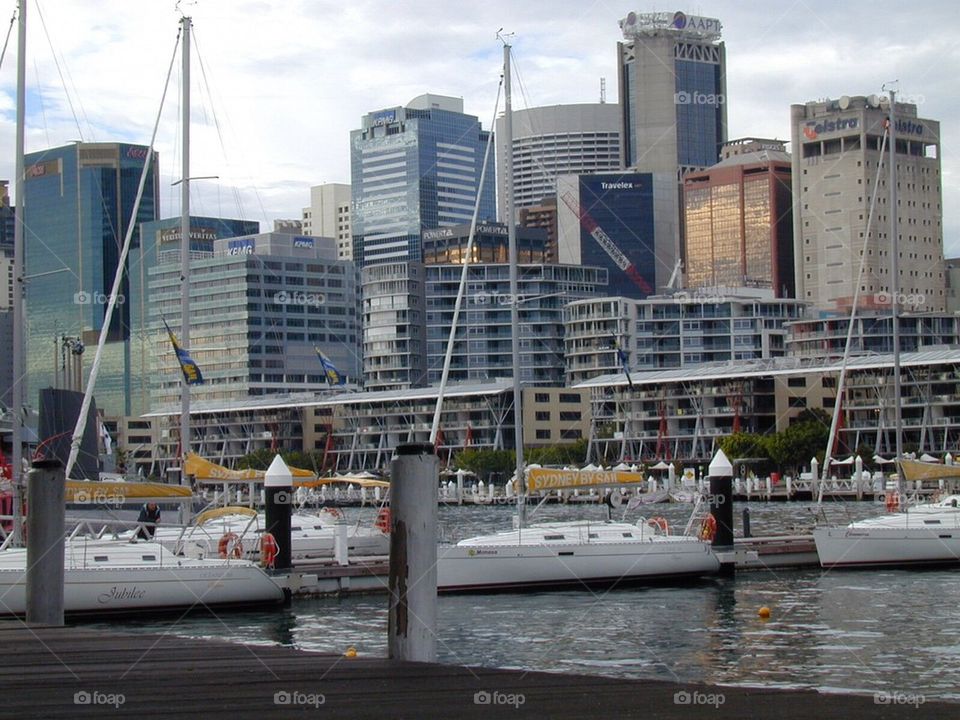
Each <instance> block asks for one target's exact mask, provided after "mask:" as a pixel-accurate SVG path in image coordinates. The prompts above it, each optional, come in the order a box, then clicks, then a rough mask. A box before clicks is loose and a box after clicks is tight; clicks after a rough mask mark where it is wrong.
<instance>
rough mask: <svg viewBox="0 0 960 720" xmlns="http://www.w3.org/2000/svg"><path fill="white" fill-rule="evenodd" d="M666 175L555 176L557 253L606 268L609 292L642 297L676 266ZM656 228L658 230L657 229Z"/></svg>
mask: <svg viewBox="0 0 960 720" xmlns="http://www.w3.org/2000/svg"><path fill="white" fill-rule="evenodd" d="M676 184H677V183H676V180H675V176H674V175H673V174H668V173H635V172H623V171H621V172H617V173H597V174H594V175H564V176H562V177H560V178H559V179H558V180H557V192H558V194H559V198H558V199H557V245H558V252H557V257H558V260H559V262H561V263H566V264H570V265H590V266H594V267H601V268H606V269H607V273H608V277H609V292H610V294H611V295H622V296H623V297H631V298H644V297H647V296H648V295H653V294H655V293H656V289H657V288H659V287H662V286H664V285H666V284H667V282H668V281H669V279H670V276H671V275H672V273H673V270H674V268H675V266H676V259H677V255H676V246H675V243H674V236H673V234H672V232H663V231H662V230H661V228H662V227H663V225H670V226H671V227H673V226H674V225H675V223H672V222H671V221H672V216H671V217H669V218H664V215H665V214H667V213H668V212H672V211H670V210H667V209H665V207H670V206H669V205H667V206H665V205H664V199H665V198H669V197H670V196H671V193H673V191H674V189H675V188H676ZM658 230H659V232H658Z"/></svg>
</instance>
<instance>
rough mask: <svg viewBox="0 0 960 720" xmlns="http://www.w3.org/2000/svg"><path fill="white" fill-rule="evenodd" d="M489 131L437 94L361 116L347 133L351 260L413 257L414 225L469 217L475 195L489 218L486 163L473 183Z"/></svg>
mask: <svg viewBox="0 0 960 720" xmlns="http://www.w3.org/2000/svg"><path fill="white" fill-rule="evenodd" d="M489 136H490V133H489V132H488V131H484V130H483V128H482V127H481V126H480V121H479V120H478V119H477V118H476V117H475V116H473V115H465V114H464V112H463V100H461V99H459V98H452V97H445V96H442V95H429V94H428V95H420V96H419V97H416V98H414V99H413V100H411V101H410V102H409V103H408V104H407V106H406V107H394V108H389V109H386V110H379V111H377V112H372V113H369V114H367V115H365V116H364V117H363V120H362V126H361V128H360V129H359V130H354V131H353V132H351V133H350V164H351V191H352V193H353V200H352V213H351V223H352V225H353V259H354V262H356V263H357V265H358V266H361V267H363V266H366V265H370V264H373V263H380V262H394V261H397V262H403V261H408V260H409V261H413V262H416V261H419V260H420V257H421V249H420V232H421V231H422V230H430V229H434V228H438V227H443V226H446V225H459V224H461V223H465V222H470V220H471V218H472V217H473V208H474V204H475V202H476V199H477V195H478V194H479V195H480V216H479V219H480V220H494V219H495V218H496V199H495V197H494V178H493V175H494V173H493V171H492V168H488V170H487V174H486V177H485V178H484V183H483V187H481V186H480V172H481V169H482V167H483V156H484V152H485V151H486V146H487V142H488V140H489ZM491 165H492V162H491Z"/></svg>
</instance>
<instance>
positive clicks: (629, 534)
mask: <svg viewBox="0 0 960 720" xmlns="http://www.w3.org/2000/svg"><path fill="white" fill-rule="evenodd" d="M623 536H624V537H633V533H623Z"/></svg>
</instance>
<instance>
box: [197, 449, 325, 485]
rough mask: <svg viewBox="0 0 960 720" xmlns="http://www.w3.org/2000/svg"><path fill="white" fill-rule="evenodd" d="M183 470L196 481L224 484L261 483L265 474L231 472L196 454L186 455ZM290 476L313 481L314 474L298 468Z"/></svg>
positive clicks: (292, 470)
mask: <svg viewBox="0 0 960 720" xmlns="http://www.w3.org/2000/svg"><path fill="white" fill-rule="evenodd" d="M184 469H185V470H186V472H187V475H193V477H195V478H196V479H197V480H201V481H202V480H223V481H226V482H235V481H239V482H243V481H247V482H250V481H253V482H257V481H260V482H262V481H263V476H264V474H265V472H264V471H263V470H231V469H230V468H225V467H224V466H223V465H217V464H216V463H213V462H210V461H209V460H204V459H203V458H202V457H200V456H199V455H197V454H196V453H187V459H186V462H184ZM290 474H291V475H293V477H294V478H310V479H313V480H315V479H316V477H317V476H316V474H315V473H313V472H311V471H310V470H301V469H300V468H293V467H292V468H290Z"/></svg>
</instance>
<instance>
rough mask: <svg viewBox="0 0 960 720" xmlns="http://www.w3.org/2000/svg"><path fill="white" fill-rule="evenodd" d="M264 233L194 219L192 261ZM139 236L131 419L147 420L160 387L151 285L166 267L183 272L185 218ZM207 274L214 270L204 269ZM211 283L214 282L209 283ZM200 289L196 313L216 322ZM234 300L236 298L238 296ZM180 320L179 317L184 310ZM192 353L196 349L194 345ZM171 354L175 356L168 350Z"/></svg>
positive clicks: (133, 267) (133, 271)
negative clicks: (221, 242)
mask: <svg viewBox="0 0 960 720" xmlns="http://www.w3.org/2000/svg"><path fill="white" fill-rule="evenodd" d="M259 232H260V223H258V222H255V221H251V220H233V219H228V218H212V217H203V216H197V215H191V216H190V257H191V258H192V259H193V260H200V259H204V258H209V257H212V256H213V246H214V241H216V240H218V239H220V238H233V237H238V236H241V235H256V234H257V233H259ZM137 234H138V236H139V240H140V242H139V247H137V248H135V249H134V250H133V251H132V252H131V254H130V258H129V261H128V263H127V266H128V267H129V272H130V296H129V300H128V302H127V305H128V310H129V313H130V356H131V362H130V375H131V380H130V407H131V414H133V415H142V414H143V413H145V412H147V411H148V410H151V409H153V407H152V405H151V400H150V393H151V389H152V387H153V385H154V383H155V373H154V369H155V368H154V367H153V365H154V353H155V351H156V348H155V347H154V340H155V337H154V336H155V328H154V327H152V326H151V324H150V318H151V307H150V304H151V298H150V293H149V287H150V280H151V279H152V278H153V277H154V275H155V273H156V270H155V269H156V268H157V267H158V266H167V267H168V270H169V267H170V266H174V267H175V268H176V271H177V273H179V270H180V218H179V217H172V218H164V219H162V220H153V221H150V222H145V223H143V224H141V225H140V227H139V229H138V230H137ZM204 272H209V271H208V270H204ZM177 277H179V274H178V275H177ZM206 279H207V280H208V281H209V279H210V278H206ZM216 280H221V281H223V282H226V275H223V276H220V275H217V276H216ZM214 284H215V283H214ZM200 287H201V285H197V284H195V283H193V282H191V290H190V297H191V303H192V304H191V308H192V312H196V313H199V314H200V315H201V316H203V317H206V318H207V319H208V320H211V321H215V320H216V319H215V318H211V316H210V309H211V307H212V306H211V305H210V304H209V302H210V300H211V297H205V296H204V294H203V292H202V291H201V290H200V289H199V288H200ZM202 287H208V286H202ZM175 296H176V297H175V300H176V301H177V302H179V297H180V296H179V288H177V289H176V290H175ZM235 301H236V297H234V302H235ZM200 303H203V305H201V304H200ZM173 317H174V316H172V315H169V314H168V316H167V318H166V319H167V321H168V322H169V323H170V327H171V328H173V329H174V332H176V333H177V334H178V336H179V332H180V324H179V319H177V320H176V324H174V319H173ZM177 318H179V311H178V314H177ZM224 319H227V318H221V320H224ZM189 349H190V350H193V347H192V340H191V347H190V348H189ZM167 352H170V348H169V347H168V348H167Z"/></svg>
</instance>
